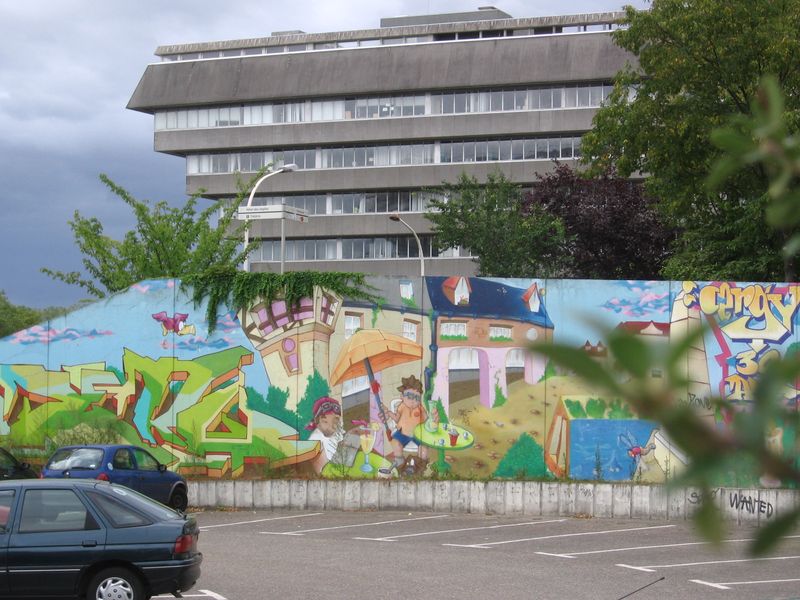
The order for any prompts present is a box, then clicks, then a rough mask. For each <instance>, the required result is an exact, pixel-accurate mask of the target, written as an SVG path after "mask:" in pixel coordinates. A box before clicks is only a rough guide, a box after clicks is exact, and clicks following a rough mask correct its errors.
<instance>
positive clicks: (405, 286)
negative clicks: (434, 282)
mask: <svg viewBox="0 0 800 600" xmlns="http://www.w3.org/2000/svg"><path fill="white" fill-rule="evenodd" d="M413 297H414V285H413V284H412V283H411V282H410V281H408V280H407V279H403V280H401V281H400V298H401V299H403V300H410V299H412V298H413Z"/></svg>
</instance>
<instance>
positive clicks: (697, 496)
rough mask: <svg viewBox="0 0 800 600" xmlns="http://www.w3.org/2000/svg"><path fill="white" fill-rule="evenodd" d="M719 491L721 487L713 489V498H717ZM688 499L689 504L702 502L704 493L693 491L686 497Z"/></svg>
mask: <svg viewBox="0 0 800 600" xmlns="http://www.w3.org/2000/svg"><path fill="white" fill-rule="evenodd" d="M719 492H720V488H717V489H714V490H711V500H713V499H714V498H716V497H717V494H719ZM686 501H687V502H688V503H689V504H700V503H702V502H703V494H701V493H700V492H692V493H691V494H689V497H688V498H686Z"/></svg>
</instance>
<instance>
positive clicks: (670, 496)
mask: <svg viewBox="0 0 800 600" xmlns="http://www.w3.org/2000/svg"><path fill="white" fill-rule="evenodd" d="M664 490H665V491H666V494H667V519H669V520H671V521H673V520H683V519H685V518H686V489H684V488H673V487H671V486H668V485H665V486H664Z"/></svg>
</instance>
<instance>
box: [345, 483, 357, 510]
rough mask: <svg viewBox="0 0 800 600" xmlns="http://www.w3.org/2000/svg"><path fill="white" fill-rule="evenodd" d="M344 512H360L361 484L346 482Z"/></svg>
mask: <svg viewBox="0 0 800 600" xmlns="http://www.w3.org/2000/svg"><path fill="white" fill-rule="evenodd" d="M343 508H344V510H359V509H360V508H361V482H360V481H357V480H356V481H345V482H344V506H343Z"/></svg>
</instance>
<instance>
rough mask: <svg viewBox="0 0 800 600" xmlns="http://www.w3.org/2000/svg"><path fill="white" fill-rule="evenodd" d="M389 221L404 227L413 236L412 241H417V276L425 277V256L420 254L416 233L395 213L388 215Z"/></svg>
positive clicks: (420, 247) (420, 249) (420, 245)
mask: <svg viewBox="0 0 800 600" xmlns="http://www.w3.org/2000/svg"><path fill="white" fill-rule="evenodd" d="M389 220H390V221H394V222H395V223H402V224H403V225H405V226H406V229H408V230H409V231H410V232H411V233H412V235H413V236H414V239H415V240H417V248H418V249H419V276H420V277H423V278H424V277H425V255H424V254H423V252H422V242H420V241H419V236H418V235H417V232H416V231H414V228H413V227H411V225H409V224H408V223H406V222H405V221H404V220H403V219H401V218H400V215H398V214H397V213H395V214H393V215H389Z"/></svg>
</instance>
